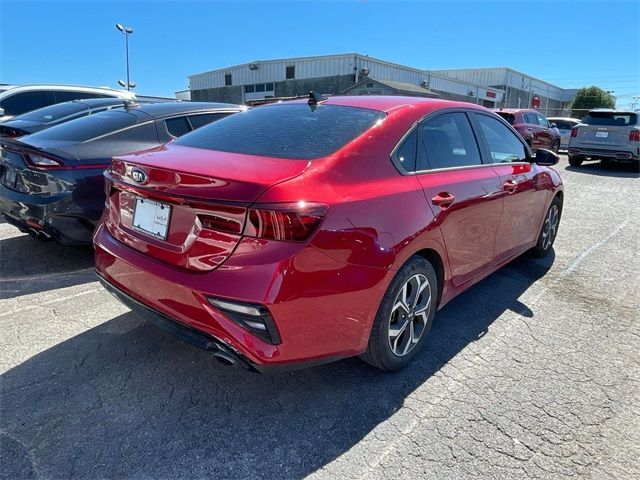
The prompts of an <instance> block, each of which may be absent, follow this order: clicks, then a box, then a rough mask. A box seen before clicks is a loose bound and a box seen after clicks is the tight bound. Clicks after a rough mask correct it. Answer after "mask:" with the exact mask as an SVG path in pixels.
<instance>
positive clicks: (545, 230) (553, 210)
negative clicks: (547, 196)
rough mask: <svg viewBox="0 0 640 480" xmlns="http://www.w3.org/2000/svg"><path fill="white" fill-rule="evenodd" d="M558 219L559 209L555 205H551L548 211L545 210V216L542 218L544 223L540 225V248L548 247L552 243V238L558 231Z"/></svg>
mask: <svg viewBox="0 0 640 480" xmlns="http://www.w3.org/2000/svg"><path fill="white" fill-rule="evenodd" d="M559 219H560V209H559V208H558V206H557V205H555V204H554V205H551V207H550V208H549V212H547V218H545V219H544V225H543V227H542V249H543V250H546V249H548V248H549V247H550V246H551V244H552V243H553V239H554V238H555V237H556V233H557V232H558V221H559Z"/></svg>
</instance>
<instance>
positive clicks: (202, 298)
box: [94, 96, 563, 371]
mask: <svg viewBox="0 0 640 480" xmlns="http://www.w3.org/2000/svg"><path fill="white" fill-rule="evenodd" d="M557 160H558V158H557V156H556V155H555V154H554V153H553V152H550V151H547V150H538V152H537V154H536V156H535V157H534V156H533V155H532V153H531V151H530V149H529V148H528V147H527V145H526V144H525V143H524V142H523V141H522V139H521V138H520V137H519V136H518V135H517V134H516V132H515V131H514V130H513V129H512V127H511V126H509V124H508V123H507V122H505V121H504V120H503V119H502V118H500V117H498V116H496V115H495V114H493V113H491V112H490V111H489V110H487V109H485V108H482V107H478V106H476V105H471V104H467V103H459V102H451V101H443V100H432V99H421V98H403V97H373V96H371V97H331V98H330V99H324V98H323V97H318V96H312V97H311V98H310V99H309V101H308V102H307V101H294V102H287V103H281V104H272V105H267V106H262V107H258V108H255V109H252V110H249V111H246V112H241V113H239V114H236V115H233V116H230V117H228V118H225V119H223V120H220V121H218V122H215V123H213V124H211V125H209V126H206V127H203V128H202V129H200V130H197V131H195V132H193V133H190V134H187V135H185V136H184V137H182V138H180V139H178V140H176V141H175V142H173V143H172V144H169V145H167V146H165V147H161V148H158V149H156V150H155V151H151V152H149V151H147V152H143V153H140V154H134V155H128V156H124V157H120V158H116V159H114V161H113V162H112V165H111V167H110V169H109V170H108V171H107V172H106V173H105V176H106V193H107V208H106V210H105V212H104V215H103V217H102V221H101V224H100V225H99V227H98V228H97V230H96V233H95V237H94V243H95V251H96V269H97V272H98V274H99V276H100V278H101V280H102V282H103V284H104V285H105V287H106V288H107V289H108V290H110V291H111V292H112V293H113V294H114V295H116V296H117V297H119V298H120V299H121V300H122V301H123V302H125V303H126V304H127V305H129V306H131V307H132V308H133V309H136V310H138V311H141V312H143V314H144V315H146V316H147V317H148V318H149V319H151V320H154V321H155V322H156V323H158V324H159V325H161V326H162V327H164V328H166V329H168V330H170V331H171V332H173V333H174V334H176V335H178V336H180V337H182V338H183V339H186V340H188V341H190V342H191V343H193V344H195V345H197V346H200V347H202V348H205V349H208V350H211V351H212V353H213V355H214V356H215V357H216V358H217V359H218V360H220V361H222V362H224V363H227V364H235V365H240V366H243V367H245V368H248V369H254V370H259V371H263V370H268V369H270V368H299V367H304V366H310V365H314V364H319V363H325V362H329V361H332V360H336V359H340V358H345V357H350V356H355V355H360V356H361V357H362V358H363V359H364V360H365V361H367V362H369V363H370V364H372V365H374V366H376V367H378V368H380V369H382V370H396V369H399V368H401V367H403V366H405V365H406V364H407V363H409V362H410V361H411V360H412V359H413V358H414V357H415V356H416V355H417V354H418V352H419V350H420V348H421V347H422V346H423V344H424V343H425V340H426V337H427V333H428V331H429V328H430V326H431V322H432V320H433V317H434V314H435V312H436V310H438V309H439V308H442V307H443V306H444V305H445V304H446V303H447V302H449V301H450V300H451V299H452V298H453V297H455V296H456V295H458V294H459V293H461V292H462V291H464V290H466V289H467V288H469V287H470V286H471V285H473V284H475V283H476V282H478V281H480V280H482V279H483V278H484V277H486V276H487V275H489V274H490V273H492V272H493V271H495V270H496V269H498V268H500V267H501V266H503V265H505V264H506V263H507V262H509V261H511V260H513V259H514V258H515V257H517V256H518V255H521V254H522V253H524V252H526V251H528V250H532V251H533V252H534V253H535V254H537V255H545V254H546V253H548V252H549V251H550V250H551V248H552V245H553V241H554V239H555V236H556V233H557V230H558V222H559V220H560V215H561V212H562V200H563V191H562V183H561V180H560V176H559V175H558V173H557V172H556V171H555V170H553V169H551V168H548V166H549V165H553V164H555V163H556V162H557Z"/></svg>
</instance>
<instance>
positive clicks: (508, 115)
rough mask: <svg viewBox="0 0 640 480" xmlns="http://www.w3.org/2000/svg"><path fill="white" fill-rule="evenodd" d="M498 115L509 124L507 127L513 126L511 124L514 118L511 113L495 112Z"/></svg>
mask: <svg viewBox="0 0 640 480" xmlns="http://www.w3.org/2000/svg"><path fill="white" fill-rule="evenodd" d="M496 113H497V114H498V115H500V116H501V117H502V118H504V119H505V120H506V121H507V122H509V125H513V123H514V122H515V121H516V116H515V115H514V114H513V113H507V112H496Z"/></svg>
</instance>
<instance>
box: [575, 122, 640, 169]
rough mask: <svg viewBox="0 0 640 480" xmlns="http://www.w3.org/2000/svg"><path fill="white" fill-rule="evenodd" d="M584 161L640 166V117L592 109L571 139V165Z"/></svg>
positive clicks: (577, 165)
mask: <svg viewBox="0 0 640 480" xmlns="http://www.w3.org/2000/svg"><path fill="white" fill-rule="evenodd" d="M585 160H609V161H635V162H639V163H640V124H639V123H638V114H637V113H634V112H621V111H615V110H608V109H607V110H605V109H599V110H591V111H590V112H589V113H588V114H587V116H586V117H584V118H583V119H582V121H581V122H580V123H579V124H578V125H576V126H575V127H573V129H572V130H571V136H570V137H569V164H570V165H571V166H574V167H579V166H580V165H582V162H584V161H585Z"/></svg>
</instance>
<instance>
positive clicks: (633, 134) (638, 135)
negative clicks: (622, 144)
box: [629, 130, 640, 142]
mask: <svg viewBox="0 0 640 480" xmlns="http://www.w3.org/2000/svg"><path fill="white" fill-rule="evenodd" d="M629 141H630V142H640V130H631V131H630V132H629Z"/></svg>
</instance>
